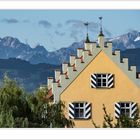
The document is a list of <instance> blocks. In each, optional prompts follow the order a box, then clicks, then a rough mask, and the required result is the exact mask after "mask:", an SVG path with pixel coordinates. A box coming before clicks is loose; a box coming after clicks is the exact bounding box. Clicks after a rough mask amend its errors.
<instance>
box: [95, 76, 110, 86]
mask: <svg viewBox="0 0 140 140" xmlns="http://www.w3.org/2000/svg"><path fill="white" fill-rule="evenodd" d="M99 75H101V77H99ZM103 75H105V77H104V76H103ZM98 79H101V82H100V83H101V86H99V85H98V83H99V82H98ZM104 79H105V80H106V83H105V86H104V82H103V80H104ZM96 82H97V88H108V73H97V81H96Z"/></svg>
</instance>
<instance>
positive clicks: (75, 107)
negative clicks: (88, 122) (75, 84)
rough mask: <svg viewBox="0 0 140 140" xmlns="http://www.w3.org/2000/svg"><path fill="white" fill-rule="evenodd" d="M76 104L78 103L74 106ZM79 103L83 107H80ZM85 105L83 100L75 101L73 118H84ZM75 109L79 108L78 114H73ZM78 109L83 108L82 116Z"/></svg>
mask: <svg viewBox="0 0 140 140" xmlns="http://www.w3.org/2000/svg"><path fill="white" fill-rule="evenodd" d="M76 104H78V106H76ZM80 104H83V107H81V106H80ZM85 105H86V103H85V102H75V103H74V118H75V119H84V118H85ZM76 109H77V110H79V114H78V116H76V115H75V113H76V112H75V110H76ZM80 110H83V116H80Z"/></svg>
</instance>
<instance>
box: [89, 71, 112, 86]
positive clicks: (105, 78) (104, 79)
mask: <svg viewBox="0 0 140 140" xmlns="http://www.w3.org/2000/svg"><path fill="white" fill-rule="evenodd" d="M113 85H114V76H113V74H109V73H107V74H104V73H96V74H92V75H91V88H112V87H113Z"/></svg>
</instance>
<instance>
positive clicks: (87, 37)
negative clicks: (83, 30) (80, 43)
mask: <svg viewBox="0 0 140 140" xmlns="http://www.w3.org/2000/svg"><path fill="white" fill-rule="evenodd" d="M84 25H85V26H86V27H87V36H86V40H85V43H90V40H89V36H88V25H89V23H88V22H86V23H84Z"/></svg>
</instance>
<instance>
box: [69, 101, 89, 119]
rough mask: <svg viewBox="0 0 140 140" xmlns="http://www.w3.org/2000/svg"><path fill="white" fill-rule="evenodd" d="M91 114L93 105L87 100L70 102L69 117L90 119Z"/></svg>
mask: <svg viewBox="0 0 140 140" xmlns="http://www.w3.org/2000/svg"><path fill="white" fill-rule="evenodd" d="M90 116H91V105H90V103H87V102H74V103H70V104H69V117H70V118H71V119H88V118H90Z"/></svg>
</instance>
